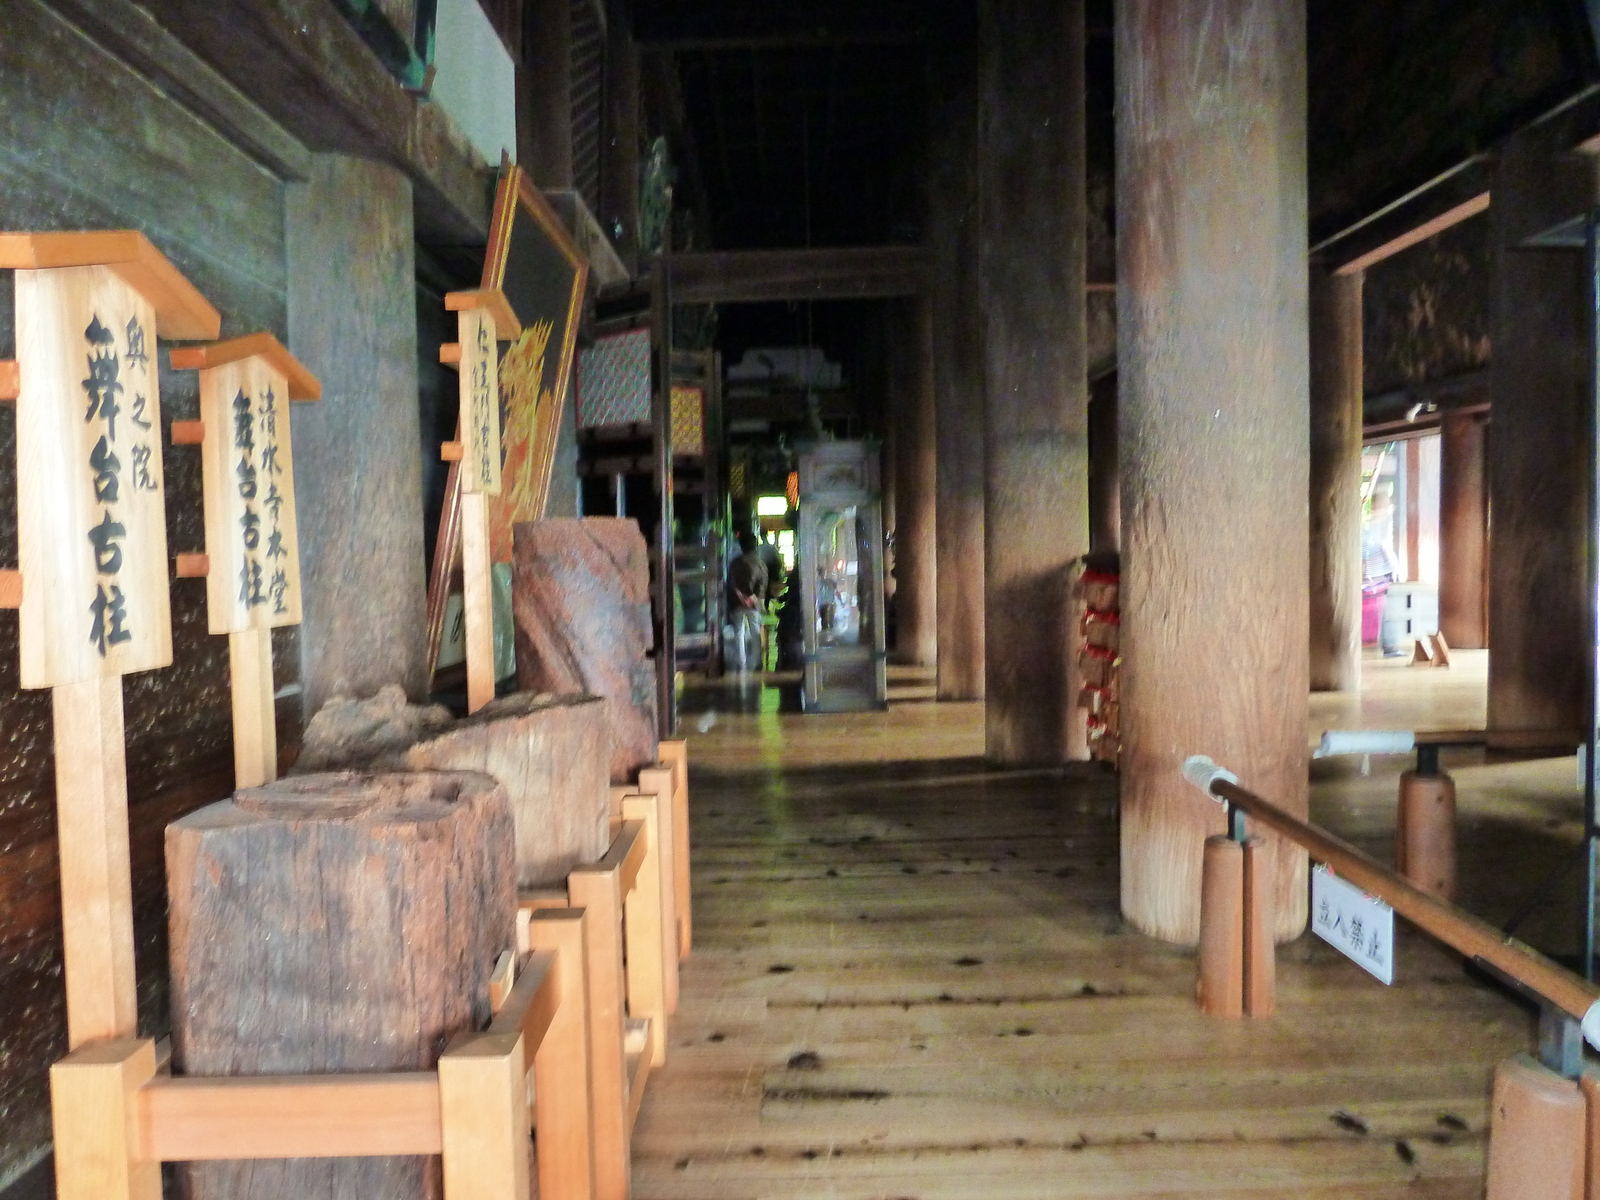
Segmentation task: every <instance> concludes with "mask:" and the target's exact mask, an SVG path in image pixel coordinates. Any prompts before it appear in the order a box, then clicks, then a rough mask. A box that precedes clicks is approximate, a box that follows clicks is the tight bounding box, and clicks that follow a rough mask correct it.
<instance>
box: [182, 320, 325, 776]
mask: <svg viewBox="0 0 1600 1200" xmlns="http://www.w3.org/2000/svg"><path fill="white" fill-rule="evenodd" d="M172 365H173V366H174V367H175V368H179V369H183V368H194V369H198V370H199V372H200V421H199V429H198V431H197V430H195V429H193V428H192V427H190V426H187V425H186V426H185V427H184V428H182V429H180V428H179V423H178V422H174V423H173V441H174V443H177V444H180V445H181V444H185V443H192V442H193V441H195V440H196V438H195V434H196V433H197V432H198V435H199V436H198V441H199V444H200V455H201V460H202V463H203V465H204V480H205V483H204V494H205V511H206V550H205V560H204V572H203V573H204V574H205V577H206V611H207V618H208V623H209V626H210V629H211V632H212V633H218V634H222V633H225V634H227V635H228V652H229V666H230V673H231V676H232V680H231V682H232V693H233V751H234V753H233V760H234V761H233V767H234V783H235V785H236V786H238V787H256V786H259V785H260V784H263V783H270V782H271V781H272V780H274V779H276V778H277V774H278V770H277V757H278V752H277V745H278V743H277V730H276V719H275V711H274V704H273V695H274V689H273V677H272V630H273V629H275V628H277V627H279V626H282V625H296V624H299V622H300V545H299V539H298V537H297V534H296V528H295V499H294V455H293V450H292V447H291V442H290V437H289V403H290V401H292V400H315V399H317V398H318V397H320V396H321V394H322V387H321V385H320V384H319V383H318V382H317V380H316V378H315V377H314V376H312V374H311V373H310V372H309V371H307V370H306V369H305V368H304V367H302V366H301V365H300V363H299V362H298V361H297V360H296V359H295V358H294V356H293V355H291V354H290V353H289V352H288V351H287V350H285V349H284V348H283V345H282V344H281V343H280V342H279V341H278V339H277V338H275V337H273V336H272V335H271V334H270V333H257V334H252V335H251V336H249V337H243V338H234V339H232V340H230V341H226V342H215V343H213V344H211V345H209V346H190V347H186V348H184V349H181V350H174V351H173V352H172Z"/></svg>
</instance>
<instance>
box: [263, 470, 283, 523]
mask: <svg viewBox="0 0 1600 1200" xmlns="http://www.w3.org/2000/svg"><path fill="white" fill-rule="evenodd" d="M262 503H263V504H265V505H266V506H267V511H268V512H270V513H271V514H272V523H273V524H274V525H276V524H277V523H278V510H279V509H280V508H282V507H283V493H282V492H280V491H279V490H278V485H277V484H276V483H274V482H273V481H272V480H270V479H269V480H268V481H267V498H266V499H265V500H263V501H262Z"/></svg>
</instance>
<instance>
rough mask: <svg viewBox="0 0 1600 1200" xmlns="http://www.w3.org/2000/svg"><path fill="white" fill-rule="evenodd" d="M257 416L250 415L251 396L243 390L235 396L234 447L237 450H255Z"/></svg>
mask: <svg viewBox="0 0 1600 1200" xmlns="http://www.w3.org/2000/svg"><path fill="white" fill-rule="evenodd" d="M254 429H255V418H254V417H253V416H251V415H250V397H249V396H246V395H245V394H244V392H243V391H240V393H239V394H238V395H237V396H235V397H234V398H233V447H234V449H235V450H254V449H255V448H256V439H255V434H254V432H253V430H254Z"/></svg>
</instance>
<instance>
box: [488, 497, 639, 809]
mask: <svg viewBox="0 0 1600 1200" xmlns="http://www.w3.org/2000/svg"><path fill="white" fill-rule="evenodd" d="M514 536H515V543H516V547H515V555H514V558H513V568H512V593H511V607H512V613H513V615H514V617H515V620H516V626H517V684H518V686H519V687H520V688H521V689H522V690H523V691H526V692H554V693H556V694H558V695H565V694H571V693H574V692H582V693H586V694H588V695H591V696H599V697H601V698H602V699H604V700H605V702H606V706H607V709H608V713H609V717H610V721H611V779H612V781H613V782H615V783H625V782H627V781H629V780H630V779H632V778H633V775H634V773H635V772H637V771H638V770H639V768H640V767H645V766H649V765H650V764H652V763H654V762H655V761H656V738H657V729H658V727H657V724H656V699H655V694H656V663H655V662H654V661H653V660H652V659H651V658H650V657H649V654H650V649H651V645H652V642H653V633H652V630H651V627H650V564H649V558H648V556H647V553H646V550H645V543H644V536H643V535H642V534H641V533H640V532H639V526H638V525H637V524H636V523H635V522H633V521H631V520H626V519H620V518H616V517H582V518H575V517H574V518H565V517H564V518H557V519H552V520H544V521H530V522H528V523H526V524H523V525H518V526H517V527H516V529H515V531H514Z"/></svg>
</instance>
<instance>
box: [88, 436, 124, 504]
mask: <svg viewBox="0 0 1600 1200" xmlns="http://www.w3.org/2000/svg"><path fill="white" fill-rule="evenodd" d="M89 466H90V467H91V468H93V470H94V498H95V499H96V500H98V501H100V502H101V503H102V504H115V503H116V502H117V491H118V487H117V472H119V471H121V470H122V462H121V460H120V459H118V458H117V456H116V455H115V454H113V453H112V452H111V447H110V446H109V445H108V444H107V443H106V439H105V438H104V437H102V438H101V439H100V440H99V441H98V442H96V443H95V444H94V449H93V450H91V451H89Z"/></svg>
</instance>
